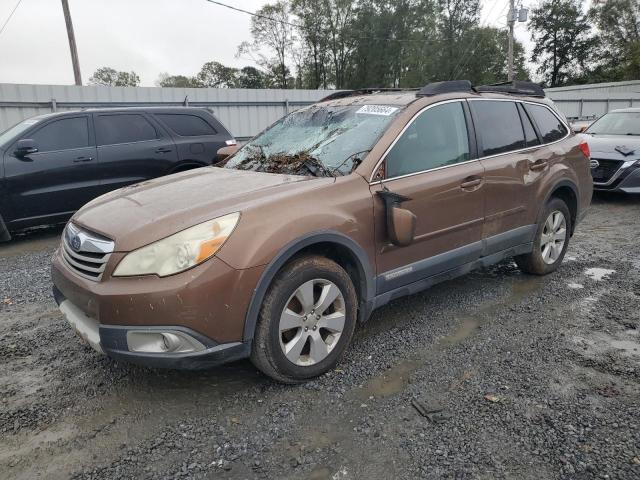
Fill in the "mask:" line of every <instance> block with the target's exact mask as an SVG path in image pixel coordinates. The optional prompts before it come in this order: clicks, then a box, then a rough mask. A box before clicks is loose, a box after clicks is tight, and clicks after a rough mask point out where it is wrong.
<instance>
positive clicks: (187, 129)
mask: <svg viewBox="0 0 640 480" xmlns="http://www.w3.org/2000/svg"><path fill="white" fill-rule="evenodd" d="M156 116H157V117H158V118H159V119H160V120H162V121H163V122H164V123H166V124H167V125H168V126H169V128H170V129H171V130H173V132H174V133H176V134H178V135H180V136H181V137H196V136H199V135H215V134H216V133H218V132H216V130H215V129H214V128H213V127H212V126H211V125H209V124H208V123H207V122H206V121H205V120H204V119H203V118H200V117H198V116H196V115H185V114H184V113H177V114H173V113H162V114H158V115H156Z"/></svg>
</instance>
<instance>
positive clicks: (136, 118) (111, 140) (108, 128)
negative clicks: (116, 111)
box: [96, 114, 158, 145]
mask: <svg viewBox="0 0 640 480" xmlns="http://www.w3.org/2000/svg"><path fill="white" fill-rule="evenodd" d="M96 137H97V139H98V145H116V144H118V143H133V142H144V141H146V140H154V139H156V138H158V133H157V132H156V129H155V127H154V126H153V125H151V123H150V122H149V120H147V119H146V118H145V117H144V116H143V115H139V114H122V115H98V116H97V117H96Z"/></svg>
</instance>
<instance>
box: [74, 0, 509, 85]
mask: <svg viewBox="0 0 640 480" xmlns="http://www.w3.org/2000/svg"><path fill="white" fill-rule="evenodd" d="M512 1H513V0H512ZM62 10H63V11H64V21H65V23H66V24H67V37H69V50H71V63H73V76H74V78H75V80H76V85H82V77H81V76H80V61H79V60H78V49H77V48H76V36H75V35H74V33H73V23H71V12H70V11H69V1H68V0H62Z"/></svg>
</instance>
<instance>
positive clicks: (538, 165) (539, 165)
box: [529, 160, 549, 172]
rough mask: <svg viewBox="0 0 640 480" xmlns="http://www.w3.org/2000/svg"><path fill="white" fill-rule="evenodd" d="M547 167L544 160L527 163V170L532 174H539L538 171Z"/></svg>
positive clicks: (547, 163)
mask: <svg viewBox="0 0 640 480" xmlns="http://www.w3.org/2000/svg"><path fill="white" fill-rule="evenodd" d="M547 165H549V162H547V161H546V160H538V161H537V162H531V163H529V170H531V171H532V172H539V171H540V170H544V169H545V168H547Z"/></svg>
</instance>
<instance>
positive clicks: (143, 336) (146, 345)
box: [127, 330, 206, 354]
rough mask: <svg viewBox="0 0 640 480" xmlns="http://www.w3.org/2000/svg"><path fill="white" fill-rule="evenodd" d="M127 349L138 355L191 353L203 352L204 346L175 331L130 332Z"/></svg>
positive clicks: (187, 335)
mask: <svg viewBox="0 0 640 480" xmlns="http://www.w3.org/2000/svg"><path fill="white" fill-rule="evenodd" d="M127 347H128V348H129V351H130V352H139V353H169V354H171V353H192V352H198V351H201V350H205V348H206V347H205V346H204V345H203V344H202V343H200V341H198V340H196V339H195V338H193V337H192V336H191V335H189V334H186V333H184V332H180V331H177V330H166V331H163V330H148V331H140V330H130V331H128V332H127Z"/></svg>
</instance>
